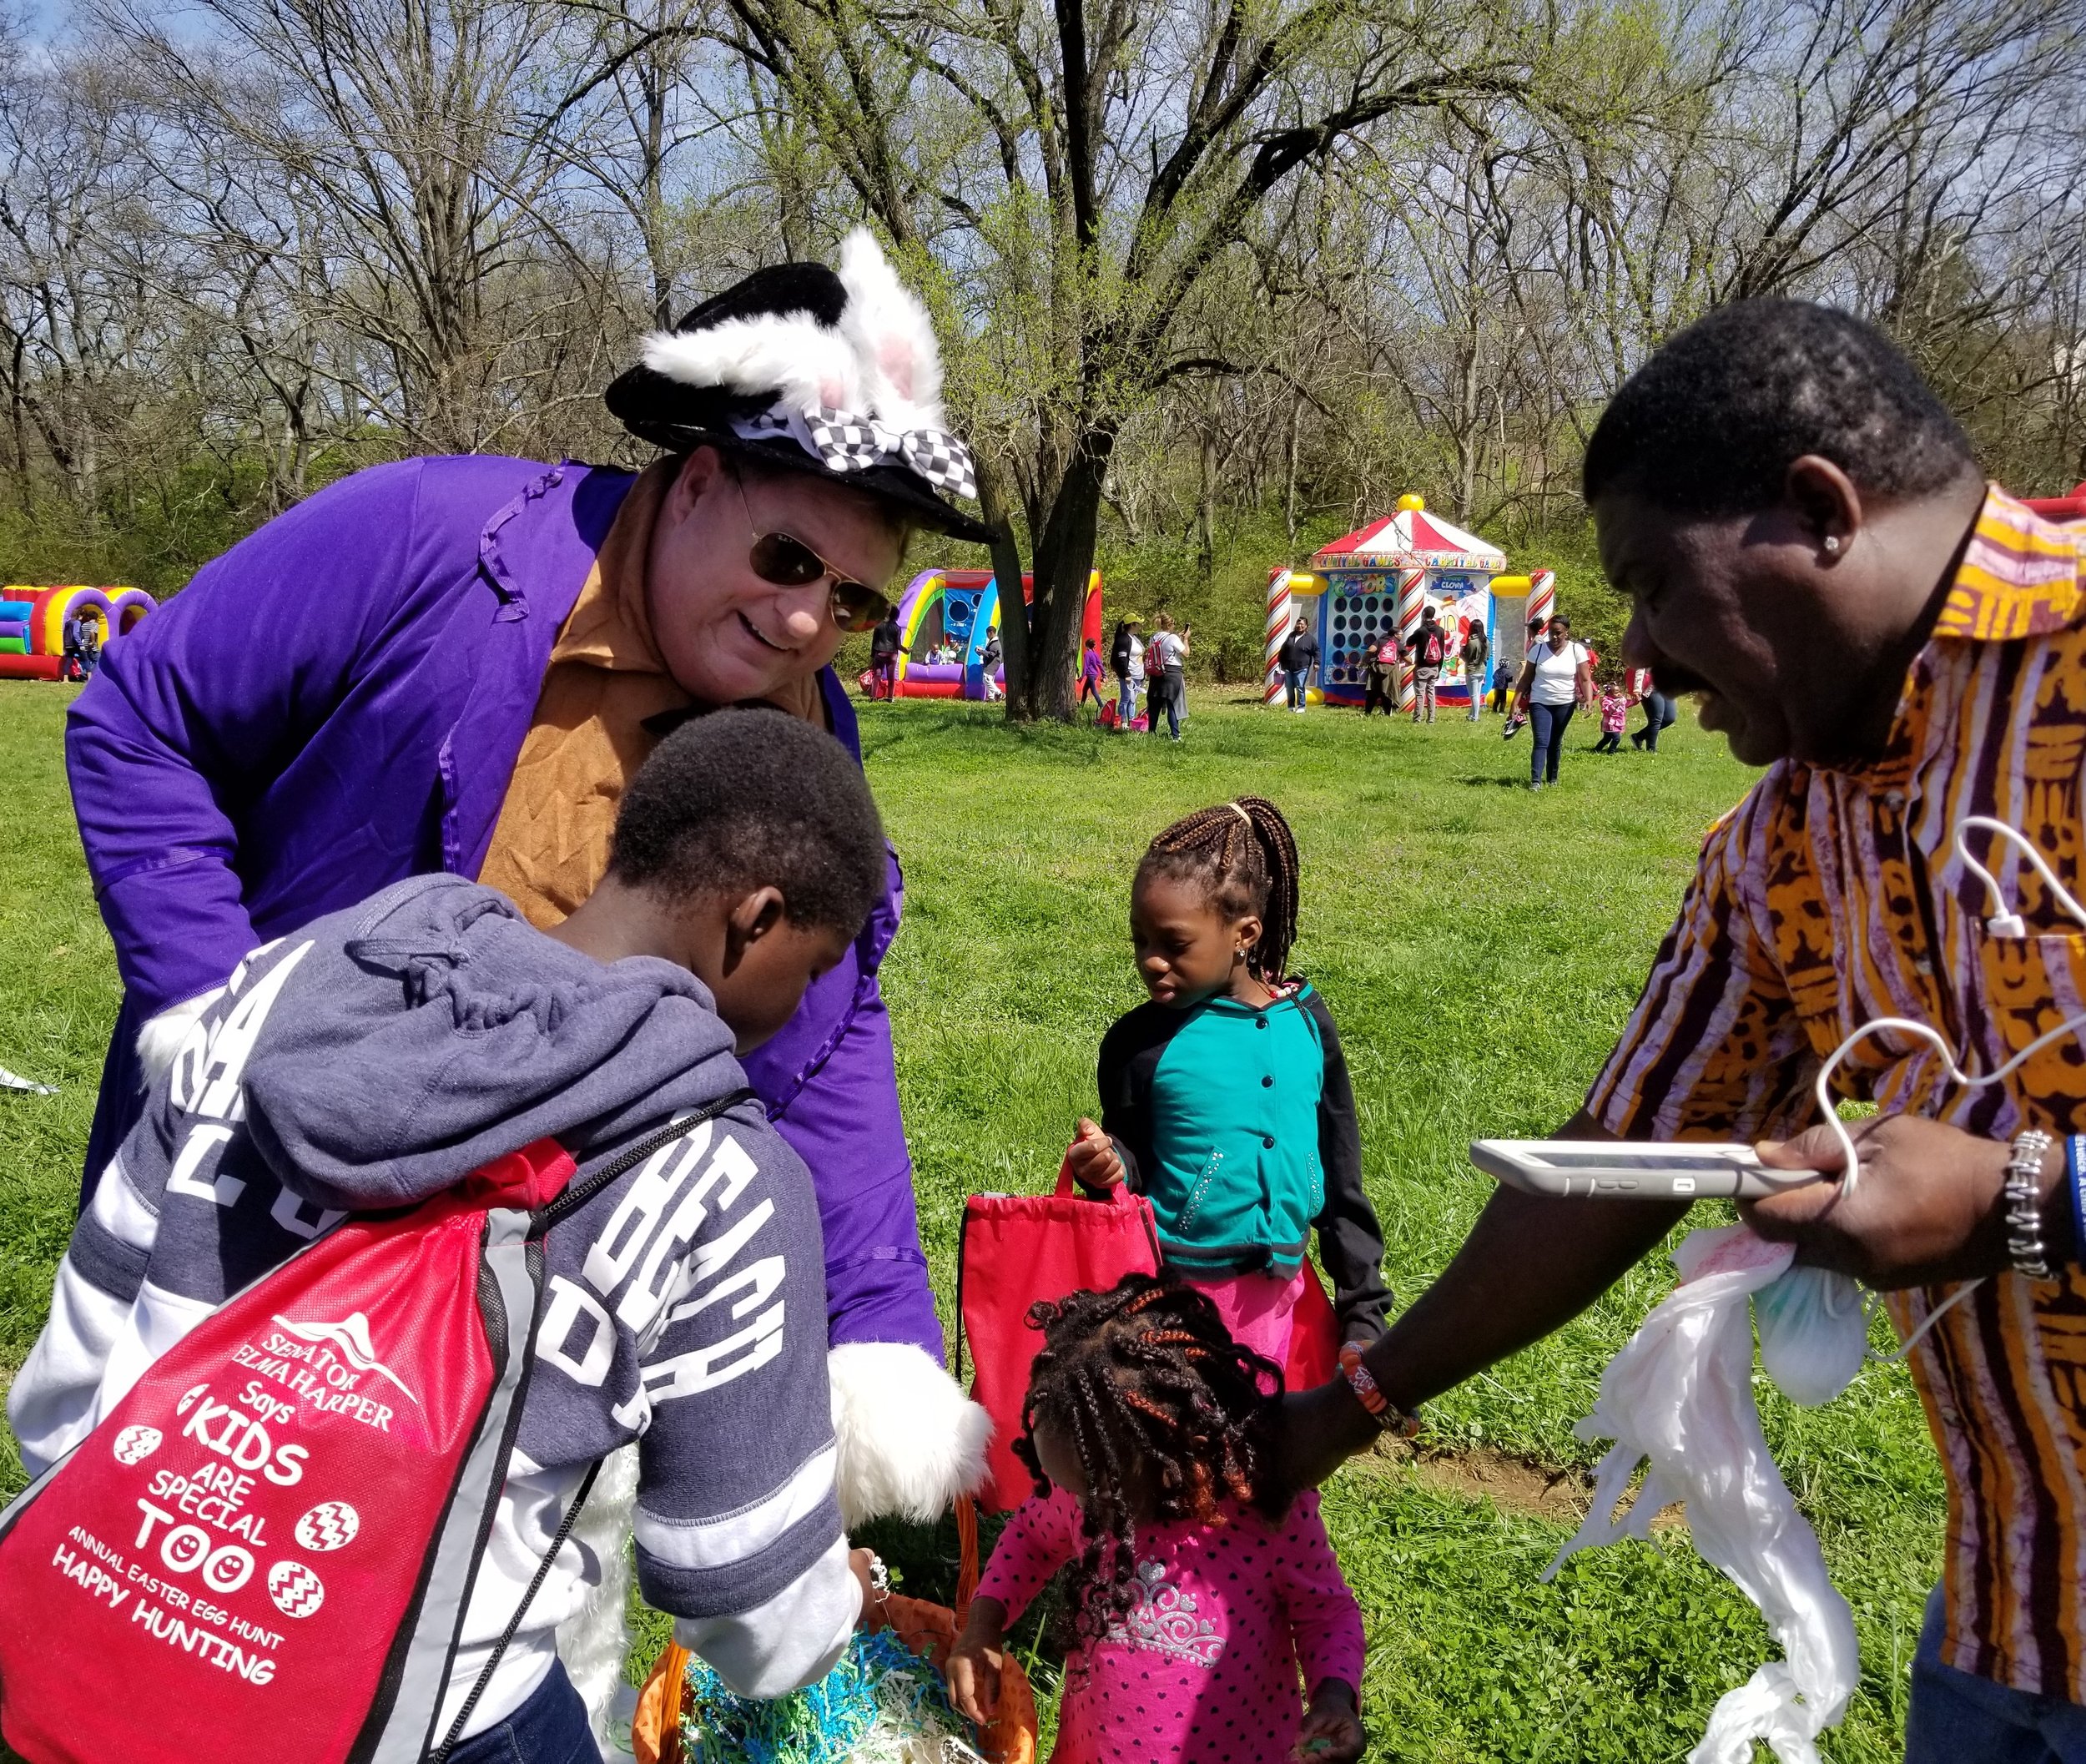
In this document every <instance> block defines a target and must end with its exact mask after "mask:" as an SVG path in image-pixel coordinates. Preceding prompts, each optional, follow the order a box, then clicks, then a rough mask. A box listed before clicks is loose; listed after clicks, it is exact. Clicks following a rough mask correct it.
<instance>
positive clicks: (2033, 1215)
mask: <svg viewBox="0 0 2086 1764" xmlns="http://www.w3.org/2000/svg"><path fill="white" fill-rule="evenodd" d="M2054 1144H2056V1141H2055V1140H2054V1139H2053V1138H2052V1137H2050V1136H2049V1135H2048V1133H2045V1132H2044V1131H2043V1130H2042V1129H2041V1128H2040V1127H2030V1128H2029V1129H2028V1131H2027V1132H2025V1133H2023V1134H2022V1135H2021V1136H2020V1137H2018V1139H2016V1140H2015V1141H2014V1142H2013V1154H2012V1156H2010V1157H2008V1159H2007V1179H2006V1190H2005V1193H2006V1206H2007V1256H2008V1259H2009V1260H2010V1261H2011V1262H2012V1263H2013V1269H2014V1272H2015V1273H2018V1274H2025V1275H2027V1276H2028V1278H2029V1279H2031V1280H2054V1279H2055V1278H2057V1277H2056V1275H2054V1274H2053V1273H2051V1272H2050V1265H2049V1263H2048V1260H2047V1259H2046V1257H2044V1254H2043V1157H2044V1155H2045V1154H2046V1153H2047V1152H2048V1151H2049V1149H2050V1147H2052V1146H2053V1145H2054Z"/></svg>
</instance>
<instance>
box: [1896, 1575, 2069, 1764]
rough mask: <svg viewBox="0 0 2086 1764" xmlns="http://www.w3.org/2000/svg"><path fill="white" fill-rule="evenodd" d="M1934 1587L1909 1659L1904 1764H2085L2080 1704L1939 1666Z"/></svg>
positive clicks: (1939, 1612)
mask: <svg viewBox="0 0 2086 1764" xmlns="http://www.w3.org/2000/svg"><path fill="white" fill-rule="evenodd" d="M1941 1638H1942V1602H1941V1589H1940V1588H1939V1587H1938V1586H1937V1587H1936V1588H1935V1589H1934V1590H1933V1594H1932V1596H1931V1597H1930V1598H1929V1599H1928V1600H1927V1621H1926V1624H1925V1625H1924V1626H1923V1627H1922V1629H1921V1630H1920V1632H1919V1651H1918V1652H1917V1654H1915V1655H1914V1656H1912V1706H1911V1707H1910V1708H1909V1709H1908V1710H1907V1711H1906V1716H1905V1764H1970V1761H1971V1760H1973V1759H1974V1760H1975V1761H1976V1764H2086V1709H2083V1708H2081V1707H2080V1706H2078V1704H2077V1703H2074V1702H2068V1701H2065V1699H2064V1698H2063V1697H2061V1696H2035V1695H2033V1693H2031V1692H2029V1691H2014V1690H2009V1689H2008V1687H2007V1686H2004V1685H2003V1684H1998V1683H1995V1682H1994V1681H1993V1680H1991V1679H1988V1678H1978V1677H1975V1676H1973V1675H1972V1674H1970V1673H1968V1672H1959V1671H1957V1670H1956V1668H1955V1667H1953V1666H1947V1665H1944V1664H1943V1663H1942V1658H1941Z"/></svg>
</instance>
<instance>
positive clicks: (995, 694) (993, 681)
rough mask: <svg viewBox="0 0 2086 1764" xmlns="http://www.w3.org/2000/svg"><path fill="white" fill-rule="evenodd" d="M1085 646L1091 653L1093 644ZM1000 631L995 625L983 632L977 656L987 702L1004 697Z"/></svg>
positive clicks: (996, 701) (994, 702)
mask: <svg viewBox="0 0 2086 1764" xmlns="http://www.w3.org/2000/svg"><path fill="white" fill-rule="evenodd" d="M1087 648H1088V652H1089V653H1091V651H1092V648H1093V646H1092V645H1091V644H1089V645H1088V646H1087ZM1000 654H1001V651H1000V631H999V627H997V626H995V627H993V628H992V629H991V630H990V631H989V632H988V633H985V649H984V652H983V653H981V654H980V656H979V658H978V665H979V667H980V668H982V669H983V670H984V672H985V703H988V704H996V703H999V702H1000V699H1002V698H1005V697H1006V693H1005V692H1004V691H1003V690H1001V688H1000Z"/></svg>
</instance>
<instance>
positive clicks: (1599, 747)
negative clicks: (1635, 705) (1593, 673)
mask: <svg viewBox="0 0 2086 1764" xmlns="http://www.w3.org/2000/svg"><path fill="white" fill-rule="evenodd" d="M1629 725H1630V694H1629V693H1626V692H1625V691H1624V690H1623V689H1622V683H1621V682H1620V681H1619V680H1610V682H1609V683H1608V684H1607V685H1606V686H1605V687H1604V688H1602V689H1601V694H1600V740H1598V741H1596V742H1595V743H1594V751H1595V753H1620V752H1621V751H1622V732H1623V731H1624V729H1625V728H1628V727H1629Z"/></svg>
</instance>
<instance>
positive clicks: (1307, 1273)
mask: <svg viewBox="0 0 2086 1764" xmlns="http://www.w3.org/2000/svg"><path fill="white" fill-rule="evenodd" d="M1130 925H1131V945H1132V947H1133V948H1134V950H1135V951H1136V960H1137V972H1138V976H1139V978H1141V980H1143V981H1144V983H1145V989H1146V991H1148V992H1149V993H1150V994H1151V1000H1150V1002H1149V1003H1146V1004H1143V1005H1139V1006H1138V1007H1137V1008H1136V1010H1135V1011H1131V1012H1130V1013H1129V1014H1128V1015H1126V1016H1123V1017H1121V1018H1119V1019H1118V1020H1117V1021H1116V1024H1115V1026H1114V1027H1112V1028H1111V1029H1110V1030H1109V1031H1108V1033H1107V1035H1106V1036H1104V1037H1103V1038H1102V1041H1101V1059H1100V1062H1099V1071H1098V1074H1097V1076H1098V1079H1099V1082H1100V1086H1101V1121H1100V1122H1099V1124H1098V1125H1096V1123H1095V1122H1094V1121H1088V1120H1082V1121H1081V1122H1080V1124H1079V1136H1078V1137H1077V1138H1076V1139H1075V1140H1074V1141H1073V1142H1072V1147H1071V1151H1070V1152H1069V1153H1068V1154H1067V1160H1068V1162H1070V1164H1071V1172H1072V1175H1073V1177H1075V1178H1076V1180H1077V1181H1078V1182H1080V1183H1081V1185H1082V1186H1084V1187H1087V1188H1090V1189H1096V1190H1106V1189H1108V1188H1111V1187H1114V1186H1115V1185H1116V1183H1117V1182H1128V1183H1129V1184H1130V1186H1131V1188H1132V1189H1134V1190H1135V1191H1136V1192H1138V1193H1140V1194H1142V1195H1144V1196H1145V1197H1146V1198H1147V1199H1149V1200H1150V1201H1151V1207H1152V1212H1153V1213H1154V1214H1155V1215H1156V1219H1157V1222H1158V1227H1159V1246H1160V1249H1161V1253H1162V1254H1163V1255H1164V1256H1165V1258H1166V1264H1167V1266H1168V1267H1169V1268H1172V1269H1173V1270H1175V1271H1176V1272H1177V1273H1180V1274H1181V1275H1182V1277H1183V1278H1187V1279H1189V1280H1192V1281H1193V1282H1194V1283H1196V1284H1197V1285H1198V1286H1200V1287H1201V1288H1202V1290H1203V1291H1204V1292H1205V1293H1207V1294H1208V1295H1209V1297H1210V1298H1211V1299H1212V1301H1213V1302H1214V1303H1215V1304H1216V1306H1217V1311H1218V1313H1219V1314H1220V1315H1221V1316H1222V1318H1223V1321H1224V1323H1225V1326H1226V1327H1227V1328H1228V1329H1230V1331H1231V1332H1232V1334H1233V1335H1235V1336H1237V1338H1238V1339H1239V1340H1240V1341H1241V1342H1242V1343H1244V1344H1245V1345H1246V1346H1247V1347H1248V1348H1252V1350H1253V1351H1254V1352H1255V1353H1260V1354H1264V1355H1265V1356H1266V1357H1267V1358H1269V1359H1271V1360H1272V1361H1273V1362H1274V1363H1276V1364H1277V1366H1280V1365H1282V1364H1284V1363H1286V1361H1287V1358H1288V1353H1289V1337H1290V1329H1291V1321H1292V1315H1293V1313H1294V1311H1295V1308H1296V1305H1297V1299H1298V1298H1300V1297H1301V1296H1302V1293H1303V1289H1304V1285H1305V1283H1306V1282H1308V1281H1311V1280H1313V1279H1315V1278H1317V1277H1316V1276H1315V1275H1313V1273H1312V1272H1311V1270H1310V1269H1309V1268H1308V1267H1306V1266H1305V1265H1304V1257H1305V1253H1306V1252H1307V1251H1308V1249H1309V1248H1310V1247H1311V1234H1312V1232H1313V1230H1314V1229H1315V1230H1316V1232H1318V1256H1319V1260H1320V1262H1321V1263H1323V1266H1324V1268H1325V1271H1326V1273H1327V1275H1328V1278H1330V1279H1331V1281H1332V1283H1333V1308H1334V1311H1335V1312H1336V1313H1337V1314H1338V1319H1339V1326H1340V1331H1341V1335H1342V1338H1343V1340H1347V1341H1358V1342H1363V1343H1367V1342H1371V1341H1373V1340H1375V1338H1377V1337H1378V1335H1380V1334H1382V1333H1383V1310H1384V1306H1385V1305H1386V1303H1388V1300H1389V1298H1390V1294H1389V1293H1388V1291H1386V1289H1385V1288H1384V1285H1383V1275H1382V1272H1381V1268H1380V1264H1381V1263H1382V1261H1383V1232H1382V1230H1381V1229H1380V1228H1379V1227H1378V1224H1377V1219H1376V1212H1375V1209H1374V1208H1373V1207H1371V1206H1370V1204H1369V1199H1368V1195H1367V1193H1365V1192H1363V1187H1362V1136H1361V1131H1360V1129H1359V1127H1358V1126H1357V1125H1356V1121H1355V1116H1354V1090H1353V1086H1352V1085H1351V1084H1349V1082H1348V1068H1347V1062H1346V1061H1345V1060H1344V1059H1343V1057H1342V1056H1341V1052H1340V1032H1339V1031H1338V1030H1337V1029H1336V1028H1335V1027H1334V1026H1333V1014H1332V1012H1331V1011H1328V1010H1327V1009H1326V1005H1325V1000H1323V999H1322V998H1320V997H1319V995H1318V993H1317V992H1316V991H1315V990H1313V987H1312V985H1311V983H1310V981H1308V980H1302V979H1298V978H1293V977H1292V976H1291V975H1289V973H1288V962H1289V952H1290V949H1291V947H1292V945H1293V944H1294V943H1295V941H1296V937H1297V844H1296V840H1295V839H1293V838H1292V835H1291V834H1290V831H1289V824H1288V823H1287V821H1285V820H1284V819H1282V811H1281V810H1280V809H1277V807H1276V806H1275V805H1274V804H1272V803H1271V802H1269V801H1268V800H1267V799H1266V798H1265V797H1261V796H1243V797H1241V798H1240V799H1238V800H1237V802H1232V803H1222V804H1219V805H1218V806H1217V807H1216V808H1213V809H1202V810H1200V811H1198V812H1197V813H1196V814H1191V815H1189V816H1188V817H1187V819H1185V820H1182V821H1177V822H1175V823H1174V824H1173V825H1172V826H1171V827H1169V828H1167V829H1166V831H1165V832H1163V833H1161V834H1160V835H1159V836H1158V838H1156V839H1154V840H1153V841H1152V842H1151V847H1150V849H1147V850H1146V853H1145V854H1144V858H1143V859H1142V861H1141V862H1140V863H1139V864H1138V865H1137V874H1136V881H1135V882H1134V883H1133V884H1132V885H1131V896H1130Z"/></svg>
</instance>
